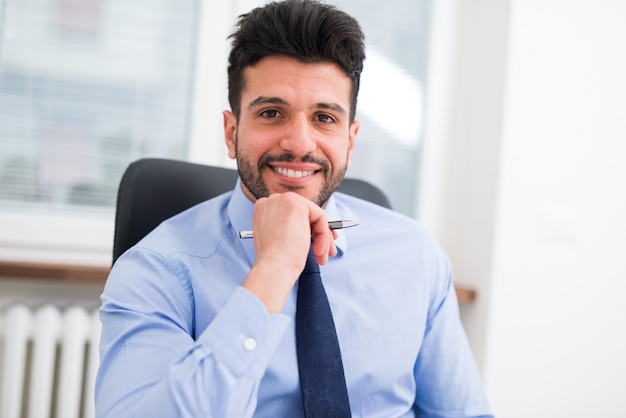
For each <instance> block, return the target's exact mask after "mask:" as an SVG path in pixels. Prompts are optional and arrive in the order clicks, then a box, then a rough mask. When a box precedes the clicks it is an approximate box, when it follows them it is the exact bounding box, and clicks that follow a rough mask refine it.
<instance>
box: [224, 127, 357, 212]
mask: <svg viewBox="0 0 626 418" xmlns="http://www.w3.org/2000/svg"><path fill="white" fill-rule="evenodd" d="M238 143H239V140H238V138H236V143H235V147H236V150H237V170H238V171H239V177H240V178H241V181H242V182H243V184H244V185H245V186H246V188H247V189H248V190H249V191H250V193H252V195H253V196H254V197H255V198H256V199H259V198H261V197H268V196H269V195H270V190H269V187H268V186H267V183H266V182H265V180H263V176H262V174H261V173H262V171H263V169H264V168H268V169H270V170H272V168H271V166H270V164H271V163H275V162H293V161H295V160H296V157H295V155H293V153H291V152H289V151H286V152H284V153H281V154H274V155H270V154H265V155H263V156H262V157H261V158H260V159H259V162H258V164H257V167H254V166H253V165H252V163H250V161H249V160H248V159H246V158H245V157H244V156H243V153H242V152H240V149H239V145H238ZM346 161H347V158H346ZM300 162H302V163H315V164H318V165H319V166H320V167H321V172H322V174H323V176H324V184H322V187H321V188H320V190H319V191H318V192H317V194H316V195H315V196H313V197H312V198H311V200H312V201H313V202H314V203H316V204H317V205H318V206H320V207H324V205H325V204H326V201H327V200H328V199H329V198H330V195H332V194H333V193H334V192H335V191H336V190H337V188H338V187H339V185H340V184H341V182H342V180H343V178H344V177H345V175H346V170H347V169H348V166H347V163H346V164H345V165H344V166H343V167H341V168H340V169H339V170H338V171H337V172H336V173H334V174H333V173H332V172H331V170H330V164H329V163H328V162H327V161H325V160H321V159H319V158H316V157H313V156H311V155H308V154H307V155H305V156H303V157H302V158H300ZM292 191H294V192H296V193H297V191H298V188H297V187H294V188H292Z"/></svg>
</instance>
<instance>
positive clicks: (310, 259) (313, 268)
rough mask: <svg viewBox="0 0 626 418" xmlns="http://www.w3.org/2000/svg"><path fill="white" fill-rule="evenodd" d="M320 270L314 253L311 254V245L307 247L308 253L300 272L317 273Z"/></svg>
mask: <svg viewBox="0 0 626 418" xmlns="http://www.w3.org/2000/svg"><path fill="white" fill-rule="evenodd" d="M319 272H320V266H319V264H317V261H316V260H315V254H313V247H311V248H310V249H309V255H308V256H307V258H306V264H305V266H304V270H302V273H318V274H319Z"/></svg>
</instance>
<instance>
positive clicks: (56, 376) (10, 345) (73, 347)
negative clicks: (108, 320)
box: [0, 304, 100, 418]
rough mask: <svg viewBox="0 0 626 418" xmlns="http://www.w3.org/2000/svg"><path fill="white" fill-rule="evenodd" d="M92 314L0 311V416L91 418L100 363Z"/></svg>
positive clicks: (22, 307) (79, 310)
mask: <svg viewBox="0 0 626 418" xmlns="http://www.w3.org/2000/svg"><path fill="white" fill-rule="evenodd" d="M99 338H100V321H99V320H98V315H97V310H94V311H88V310H87V309H85V308H83V307H80V306H72V307H68V308H65V309H59V308H58V307H55V306H52V305H45V306H42V307H39V308H36V309H30V308H28V307H26V306H25V305H22V304H14V305H11V306H9V307H7V308H5V309H3V310H2V312H0V343H1V344H2V350H1V353H2V357H0V374H1V378H2V379H1V380H0V418H81V417H82V418H92V417H94V416H95V412H94V401H93V392H94V382H95V375H96V370H97V367H98V363H99V355H98V341H99Z"/></svg>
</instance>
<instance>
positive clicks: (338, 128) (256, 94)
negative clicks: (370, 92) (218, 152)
mask: <svg viewBox="0 0 626 418" xmlns="http://www.w3.org/2000/svg"><path fill="white" fill-rule="evenodd" d="M244 77H245V86H244V89H243V91H242V94H241V114H240V116H239V120H237V119H236V118H235V115H234V114H233V113H232V112H229V111H225V112H224V133H225V137H226V145H227V146H228V155H229V157H230V158H236V159H237V165H238V167H239V174H240V176H241V180H242V183H243V190H244V193H245V194H246V195H247V196H248V198H250V199H251V200H253V201H254V200H256V199H257V198H259V197H265V196H269V195H270V194H272V193H284V192H287V191H293V192H296V193H298V194H300V195H302V196H304V197H306V198H308V199H310V200H312V201H314V202H316V203H317V204H319V205H320V206H323V204H324V203H325V202H326V200H327V199H328V197H329V196H330V195H331V194H332V193H333V192H334V191H335V190H336V189H337V187H338V186H339V183H341V180H342V179H343V177H344V174H345V172H346V169H347V168H348V166H349V165H350V157H351V155H352V151H353V149H354V141H355V138H356V135H357V132H358V130H359V122H357V121H355V122H352V123H350V121H349V113H350V91H351V87H352V83H351V80H350V78H349V77H348V76H347V75H345V73H344V72H343V71H342V70H341V69H340V68H339V67H338V66H337V65H336V64H331V63H315V64H305V63H302V62H300V61H297V60H295V59H293V58H287V57H281V56H269V57H265V58H263V59H262V60H261V61H259V62H258V63H257V64H255V65H254V66H251V67H248V68H246V70H245V72H244Z"/></svg>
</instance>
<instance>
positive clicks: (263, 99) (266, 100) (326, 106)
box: [248, 96, 348, 115]
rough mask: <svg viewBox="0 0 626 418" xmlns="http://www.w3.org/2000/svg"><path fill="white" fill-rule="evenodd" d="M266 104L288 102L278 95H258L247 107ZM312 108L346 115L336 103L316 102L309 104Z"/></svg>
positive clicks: (283, 103)
mask: <svg viewBox="0 0 626 418" xmlns="http://www.w3.org/2000/svg"><path fill="white" fill-rule="evenodd" d="M266 104H274V105H283V106H284V105H288V104H289V103H288V102H286V101H285V100H283V99H281V98H280V97H267V96H259V97H257V98H256V99H254V100H252V101H251V102H250V103H249V104H248V109H253V108H255V107H257V106H261V105H266ZM311 107H312V108H314V109H322V110H332V111H334V112H337V113H341V114H342V115H347V114H348V112H346V110H345V109H344V108H343V107H341V106H340V105H338V104H337V103H323V102H322V103H316V104H314V105H313V106H311Z"/></svg>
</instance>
